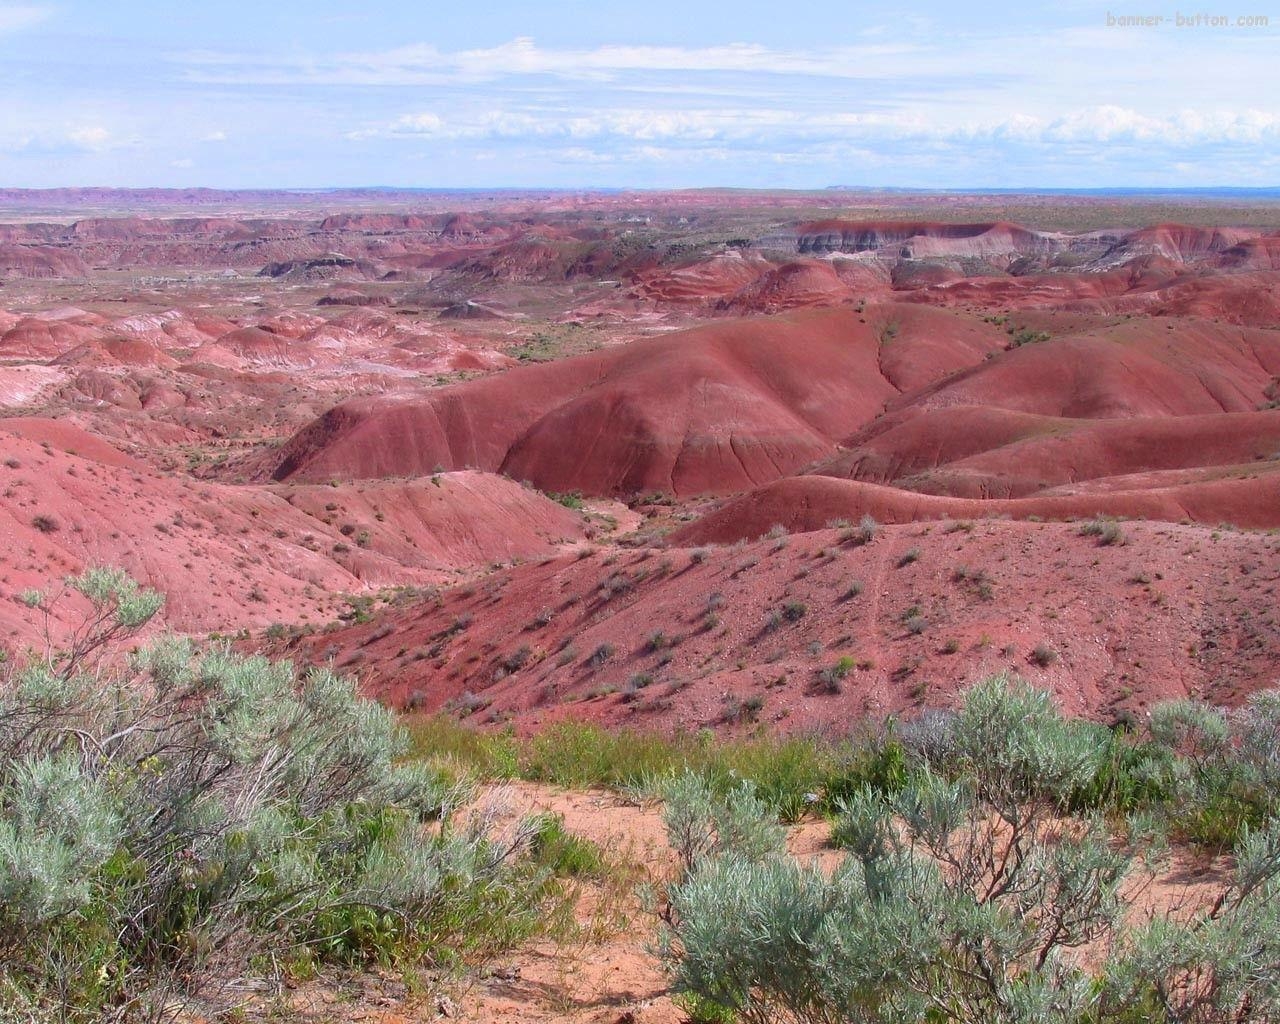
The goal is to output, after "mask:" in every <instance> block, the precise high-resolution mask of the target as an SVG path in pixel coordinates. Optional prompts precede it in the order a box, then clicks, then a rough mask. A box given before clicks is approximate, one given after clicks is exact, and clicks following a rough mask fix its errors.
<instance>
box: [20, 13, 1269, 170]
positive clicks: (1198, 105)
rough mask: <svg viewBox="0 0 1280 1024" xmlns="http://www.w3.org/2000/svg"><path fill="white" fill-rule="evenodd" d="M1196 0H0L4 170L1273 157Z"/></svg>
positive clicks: (924, 165) (1068, 163) (1256, 67)
mask: <svg viewBox="0 0 1280 1024" xmlns="http://www.w3.org/2000/svg"><path fill="white" fill-rule="evenodd" d="M1203 2H1205V0H1188V3H1189V7H1188V9H1187V10H1185V11H1183V12H1182V13H1183V15H1184V16H1186V15H1195V14H1197V13H1208V14H1211V15H1214V16H1219V17H1223V18H1225V19H1226V21H1227V24H1225V25H1221V26H1217V27H1215V26H1213V25H1205V24H1198V25H1197V24H1192V25H1185V26H1183V27H1178V26H1176V25H1175V24H1172V23H1166V24H1165V25H1163V26H1160V27H1149V28H1146V27H1123V26H1119V25H1110V26H1109V25H1108V14H1109V13H1110V14H1111V15H1112V16H1113V17H1114V16H1115V15H1135V14H1141V15H1147V14H1151V15H1157V14H1158V15H1164V16H1165V17H1166V18H1168V19H1170V22H1172V20H1173V19H1174V18H1175V17H1176V15H1177V13H1178V11H1179V10H1180V9H1179V8H1178V6H1177V5H1176V3H1175V4H1174V5H1173V6H1170V7H1168V8H1165V7H1164V5H1163V0H1116V2H1115V3H1113V4H1110V5H1108V4H1096V3H1083V2H1073V0H1065V2H1061V3H1057V4H1054V5H1052V7H1050V6H1045V7H1035V6H1031V5H1027V4H1011V3H999V2H998V3H984V4H977V3H972V4H965V3H955V2H951V3H930V4H915V5H912V6H910V7H909V8H900V7H894V6H890V5H888V4H866V3H857V2H844V3H823V2H817V3H799V4H794V3H793V4H787V3H782V2H778V0H774V2H772V3H756V2H754V0H740V2H735V3H726V2H721V0H712V2H699V0H683V2H672V0H633V2H631V3H625V4H623V3H613V2H609V0H596V2H590V3H588V2H582V0H563V2H560V3H555V4H550V3H544V4H539V3H535V2H524V3H515V2H508V0H496V2H493V0H489V2H485V3H474V4H467V3H465V2H459V0H451V2H449V3H447V4H445V3H438V2H435V0H421V2H417V3H399V2H392V3H378V2H369V0H366V2H365V3H327V2H324V0H308V2H293V0H274V2H273V0H258V2H253V3H248V2H242V0H219V2H206V3H203V4H200V3H190V2H188V3H181V2H179V3H173V2H163V3H162V2H158V0H115V2H110V0H99V2H94V3H89V2H58V0H49V2H47V3H46V2H44V0H22V2H17V3H13V2H9V0H0V186H25V187H43V186H64V185H114V186H189V185H204V186H213V187H227V188H247V187H317V186H357V185H373V184H379V185H398V186H414V187H441V188H446V187H497V186H543V187H547V186H555V187H643V188H658V187H661V188H666V187H692V186H709V185H725V186H740V187H792V188H818V187H824V186H827V185H836V184H842V185H868V186H899V187H929V188H965V187H969V188H998V187H1112V186H1114V187H1192V186H1224V185H1234V186H1275V185H1278V184H1280V4H1277V6H1276V7H1274V8H1273V7H1270V6H1268V3H1265V2H1264V3H1256V2H1254V0H1224V3H1223V5H1222V6H1221V7H1210V8H1205V9H1202V8H1199V7H1194V6H1190V4H1191V3H1203ZM1254 15H1264V16H1268V17H1269V21H1270V25H1269V26H1267V27H1256V26H1255V27H1243V26H1239V25H1236V24H1235V21H1236V19H1237V18H1240V17H1245V16H1254Z"/></svg>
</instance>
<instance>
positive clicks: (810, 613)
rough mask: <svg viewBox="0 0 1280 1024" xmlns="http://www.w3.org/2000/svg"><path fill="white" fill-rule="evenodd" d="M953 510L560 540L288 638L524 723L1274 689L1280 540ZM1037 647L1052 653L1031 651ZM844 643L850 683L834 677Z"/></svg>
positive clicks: (410, 695) (734, 721)
mask: <svg viewBox="0 0 1280 1024" xmlns="http://www.w3.org/2000/svg"><path fill="white" fill-rule="evenodd" d="M778 486H780V485H778ZM961 525H962V528H945V529H944V528H942V527H941V526H940V525H938V524H931V525H914V526H897V527H892V526H891V527H885V528H884V529H883V530H882V531H881V532H880V534H879V535H878V536H877V537H876V538H875V539H874V540H873V541H872V542H871V543H870V544H867V545H863V546H859V547H851V546H849V545H848V544H842V542H841V539H840V535H839V533H838V532H837V531H834V530H826V531H821V532H818V533H814V534H809V535H805V536H803V537H798V536H792V537H790V538H784V539H783V540H781V541H778V542H775V541H771V540H762V541H758V542H753V543H748V544H746V545H745V546H743V545H735V546H734V547H731V548H709V549H702V550H700V551H697V552H692V551H690V550H689V549H687V548H683V547H676V548H672V549H670V550H667V551H662V550H656V551H655V550H644V551H637V552H628V553H622V554H620V555H618V554H614V555H609V556H608V557H604V556H603V555H602V554H599V553H597V554H593V555H589V556H588V557H585V558H576V559H575V558H568V557H561V558H557V559H552V560H549V561H545V562H542V563H538V564H531V565H523V566H517V567H514V568H512V569H508V570H505V571H503V572H501V573H499V574H496V575H494V576H492V577H490V578H489V579H488V580H487V581H485V582H484V583H483V585H475V584H472V585H468V586H465V587H455V588H453V589H451V590H448V591H446V592H444V593H443V594H442V595H441V598H440V600H439V601H438V602H435V603H428V604H419V605H417V606H415V607H408V608H404V609H401V610H392V611H388V612H387V613H384V615H381V616H379V618H378V620H377V621H375V622H372V623H369V624H368V625H364V626H357V627H352V628H349V629H345V630H339V631H336V632H326V633H325V634H322V635H317V636H313V637H306V638H303V639H301V640H295V641H292V642H291V643H290V645H289V653H290V654H291V655H293V656H297V657H302V658H304V659H306V660H326V659H329V658H336V659H337V663H338V665H339V666H340V667H342V668H343V669H344V670H347V671H350V672H355V673H356V674H357V675H358V676H359V678H360V679H361V681H362V684H363V686H364V688H365V689H366V690H367V691H368V692H369V693H371V694H374V695H377V696H379V697H381V698H383V699H385V700H388V701H390V702H391V703H392V704H393V705H397V706H403V705H406V704H407V705H412V706H415V707H418V708H420V709H422V710H424V711H428V712H429V711H435V710H438V709H441V708H444V707H446V706H450V707H455V708H462V709H464V710H469V711H476V709H479V711H477V715H478V717H479V720H480V721H499V722H500V721H504V720H506V719H507V717H508V716H514V719H513V720H514V722H515V724H516V725H517V727H518V728H521V729H534V728H537V727H538V726H539V725H541V724H545V723H547V722H549V721H553V720H556V719H561V718H573V719H578V720H589V721H597V722H601V723H604V724H608V725H621V724H630V725H633V726H642V727H651V728H652V727H660V728H672V727H680V728H688V729H693V728H699V727H703V726H711V727H718V728H732V727H734V726H741V727H747V726H749V725H750V723H751V721H752V720H753V719H754V718H755V717H756V715H757V714H758V717H759V719H760V720H761V721H763V722H766V723H768V724H769V725H770V726H771V727H773V728H777V729H781V730H785V731H790V730H806V729H815V728H831V729H835V730H842V729H846V728H848V725H849V723H850V722H851V721H856V720H857V719H858V718H859V717H861V716H862V715H864V714H868V713H872V714H883V713H889V712H900V711H904V710H908V709H910V708H912V707H915V706H919V705H921V704H930V705H937V704H947V703H948V702H950V701H951V700H952V699H953V697H954V694H955V693H956V692H957V691H958V690H959V689H961V688H962V687H963V686H964V685H965V684H966V683H967V682H969V681H972V680H973V679H975V678H978V677H980V676H981V675H984V674H988V673H991V672H995V671H1001V670H1006V669H1008V670H1013V671H1016V672H1018V673H1021V674H1023V675H1024V676H1026V677H1027V678H1029V679H1031V680H1032V681H1033V682H1035V683H1036V684H1037V685H1044V686H1047V687H1049V688H1051V689H1053V690H1054V691H1055V692H1056V694H1057V695H1058V698H1059V700H1060V701H1061V702H1062V704H1063V706H1064V707H1065V708H1066V709H1067V711H1069V712H1070V713H1072V714H1083V715H1089V716H1092V717H1097V718H1102V719H1107V718H1109V717H1111V716H1112V715H1114V714H1115V713H1116V712H1117V711H1119V710H1120V709H1130V710H1135V711H1139V712H1141V710H1142V709H1143V708H1145V707H1147V706H1148V705H1149V704H1150V703H1151V702H1154V701H1158V700H1162V699H1168V698H1172V697H1181V696H1186V695H1188V694H1194V695H1199V696H1202V697H1204V698H1206V699H1208V700H1212V701H1216V702H1222V703H1227V704H1231V703H1235V702H1237V701H1239V700H1240V699H1241V698H1242V697H1243V696H1244V695H1245V694H1247V693H1249V692H1251V691H1252V690H1254V689H1257V688H1259V687H1263V686H1271V685H1274V683H1275V679H1274V672H1275V665H1276V659H1277V657H1280V633H1278V632H1277V630H1276V629H1275V626H1274V616H1275V604H1274V600H1275V598H1274V595H1275V588H1276V584H1277V583H1278V582H1280V544H1278V543H1277V540H1276V538H1274V537H1267V536H1264V535H1261V534H1257V533H1248V532H1226V533H1220V534H1219V533H1211V532H1210V531H1209V530H1207V529H1205V528H1201V527H1186V526H1173V525H1160V524H1150V523H1134V524H1126V525H1125V528H1124V529H1125V535H1126V540H1125V543H1124V544H1122V545H1115V546H1111V547H1099V546H1098V544H1097V543H1096V542H1095V540H1094V539H1093V538H1091V537H1085V536H1080V535H1079V534H1078V533H1077V531H1076V529H1075V528H1074V527H1072V526H1069V525H1065V524H1053V523H1016V522H1008V521H993V520H987V521H982V522H978V523H975V524H971V525H964V524H961ZM908 552H912V554H913V555H914V560H912V561H909V562H908V561H906V559H904V556H905V555H906V554H907V553H908ZM1050 569H1051V571H1049V570H1050ZM854 581H858V582H859V583H860V589H858V590H857V592H856V593H855V592H853V591H852V590H851V584H853V583H854ZM789 608H791V609H795V611H791V612H789V611H788V609H789ZM913 617H914V618H913ZM917 620H918V621H917ZM1041 645H1043V648H1045V649H1048V650H1051V651H1052V654H1050V655H1043V656H1041V657H1040V658H1039V660H1037V659H1036V657H1034V656H1033V651H1034V650H1035V649H1036V648H1037V647H1038V646H1041ZM602 650H603V652H604V653H603V654H602V653H598V652H601V651H602ZM593 655H594V657H593ZM842 656H843V657H847V658H848V659H849V662H848V665H849V668H848V669H847V670H846V672H845V674H844V678H843V679H840V680H837V682H836V684H834V685H833V684H829V683H828V682H826V681H824V680H823V679H821V678H820V677H819V675H818V673H819V671H820V670H822V669H825V668H829V667H830V666H831V665H833V664H834V663H836V661H837V660H838V659H839V658H841V657H842ZM1041 662H1043V664H1041ZM753 698H754V700H753ZM755 701H759V702H760V707H759V709H758V712H752V711H751V710H750V708H751V707H752V705H753V704H754V703H755Z"/></svg>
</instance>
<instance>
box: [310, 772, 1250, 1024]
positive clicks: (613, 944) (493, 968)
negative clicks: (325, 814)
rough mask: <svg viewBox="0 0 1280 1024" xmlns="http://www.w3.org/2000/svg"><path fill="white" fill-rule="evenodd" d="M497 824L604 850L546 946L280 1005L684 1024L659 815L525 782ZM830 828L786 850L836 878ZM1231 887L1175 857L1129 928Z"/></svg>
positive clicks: (476, 1019)
mask: <svg viewBox="0 0 1280 1024" xmlns="http://www.w3.org/2000/svg"><path fill="white" fill-rule="evenodd" d="M488 799H490V800H492V801H495V802H496V803H497V806H498V807H499V808H500V809H499V810H498V811H497V812H496V819H495V820H496V821H497V823H498V826H499V827H503V826H504V825H514V823H516V822H518V821H519V820H520V819H521V818H523V817H525V816H527V815H530V814H536V813H540V812H551V813H554V814H558V815H561V816H562V817H563V819H564V828H565V830H566V831H567V832H569V833H571V834H573V835H576V836H580V837H582V838H584V839H588V840H590V841H591V842H593V843H595V844H596V845H597V846H598V847H600V849H601V850H603V851H604V853H605V855H606V857H607V859H608V861H609V864H610V868H609V870H608V871H606V872H605V878H604V879H603V880H598V879H592V880H590V881H586V882H583V883H581V884H580V887H579V888H578V889H577V891H576V892H575V893H574V895H575V896H576V901H575V902H574V903H573V906H572V908H571V911H570V913H571V920H562V921H560V922H558V923H557V924H556V925H555V927H554V929H553V930H554V932H555V934H554V937H548V938H544V939H540V940H538V941H536V942H534V943H532V944H530V945H529V946H526V947H524V948H521V949H517V950H514V951H512V952H510V953H508V954H506V955H504V956H502V957H499V958H498V959H497V960H496V961H495V962H493V963H491V964H489V965H488V966H487V967H485V968H483V969H481V970H480V971H478V972H477V973H476V974H475V975H473V976H471V977H469V978H468V979H466V980H465V981H464V982H462V983H461V984H459V985H456V986H453V987H451V988H449V989H448V991H447V992H446V993H444V994H437V993H431V994H424V995H412V994H410V993H409V992H408V991H406V990H405V989H404V986H403V985H401V984H399V983H398V982H397V980H396V979H392V978H384V979H365V984H364V990H363V991H362V992H360V993H357V994H354V995H353V994H352V993H347V994H345V995H343V996H341V997H335V995H334V993H333V991H332V989H329V988H326V987H319V988H316V987H307V986H304V988H303V990H302V991H298V992H295V993H293V995H292V996H291V997H290V998H289V999H288V1003H289V1004H290V1010H291V1011H292V1012H293V1013H295V1014H297V1018H298V1019H304V1018H308V1019H310V1020H311V1021H313V1022H317V1024H318V1022H321V1021H323V1022H326V1024H328V1022H333V1024H347V1022H351V1021H359V1022H363V1024H421V1022H424V1021H438V1020H457V1021H466V1022H473V1024H485V1022H490V1021H510V1022H515V1021H532V1022H535V1024H681V1022H683V1021H685V1020H686V1019H687V1017H686V1016H685V1014H684V1013H683V1012H682V1011H681V1009H680V1008H679V1007H678V1006H676V1005H675V1003H674V1002H673V1001H672V999H671V996H670V993H669V991H668V983H669V982H668V978H667V976H666V974H665V973H664V971H663V969H662V966H661V962H660V960H659V958H658V957H657V956H656V955H655V953H654V952H653V950H654V947H655V945H656V943H657V940H658V937H659V934H660V929H661V922H660V919H659V916H658V913H657V911H656V908H655V907H654V906H653V905H652V903H653V901H652V900H650V899H648V898H646V892H651V891H653V890H657V889H659V888H660V887H661V886H662V885H663V884H665V883H667V882H669V881H671V880H672V879H673V878H674V877H675V876H676V873H677V871H678V864H677V861H676V857H675V855H674V854H673V852H672V850H671V848H670V846H669V845H668V844H667V841H666V834H665V830H664V828H663V825H662V814H661V810H660V808H658V807H657V806H655V805H652V804H650V805H646V806H637V805H636V804H635V803H633V802H629V801H628V800H627V799H625V798H624V797H622V796H619V795H618V794H616V793H611V792H607V791H603V790H585V791H581V790H562V789H558V788H553V787H548V786H542V785H537V784H533V783H527V782H514V783H510V784H504V785H502V786H500V787H494V788H492V789H491V790H490V791H489V792H488ZM829 835H830V828H829V825H828V823H827V822H826V821H823V820H809V821H804V822H801V823H800V824H799V825H796V826H793V827H792V828H791V829H790V830H789V833H788V837H787V847H788V850H789V851H790V853H791V854H792V855H793V856H795V857H797V858H800V859H801V860H809V859H810V858H813V859H816V860H817V861H818V862H819V863H820V864H821V865H822V866H823V868H824V869H826V870H834V868H835V867H836V865H837V864H838V863H839V861H840V859H841V856H842V855H841V854H840V853H839V851H837V850H835V849H833V848H832V847H831V846H830V845H829ZM1226 881H1227V861H1226V860H1225V859H1224V858H1214V857H1211V856H1207V855H1200V854H1196V853H1194V852H1191V851H1186V850H1175V851H1173V855H1172V856H1171V858H1170V859H1169V860H1168V861H1167V862H1166V863H1165V864H1164V865H1163V866H1162V867H1161V868H1160V869H1159V870H1158V871H1157V873H1156V874H1155V875H1154V877H1151V876H1143V873H1142V872H1140V871H1137V872H1135V875H1134V877H1133V878H1132V879H1131V880H1130V883H1129V884H1128V885H1127V886H1126V889H1127V893H1126V899H1127V901H1128V902H1129V903H1130V905H1131V907H1132V912H1133V915H1134V917H1135V918H1136V919H1139V920H1141V919H1144V918H1146V917H1147V916H1148V915H1151V916H1159V915H1162V914H1169V915H1172V916H1175V917H1177V916H1184V915H1186V914H1188V913H1190V912H1193V910H1194V909H1195V908H1198V907H1203V906H1205V905H1206V903H1207V902H1209V901H1210V900H1211V899H1212V897H1213V895H1214V894H1215V893H1216V892H1217V891H1219V889H1220V888H1221V886H1222V885H1223V884H1225V882H1226Z"/></svg>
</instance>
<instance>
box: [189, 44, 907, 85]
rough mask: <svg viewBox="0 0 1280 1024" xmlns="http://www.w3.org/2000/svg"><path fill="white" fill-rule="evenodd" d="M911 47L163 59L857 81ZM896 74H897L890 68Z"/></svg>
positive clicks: (898, 64) (308, 69)
mask: <svg viewBox="0 0 1280 1024" xmlns="http://www.w3.org/2000/svg"><path fill="white" fill-rule="evenodd" d="M918 49H919V48H918V47H916V46H915V45H912V44H903V43H876V44H865V45H861V46H845V47H834V48H825V49H822V48H819V49H814V50H803V51H801V50H777V49H772V48H770V47H767V46H762V45H760V44H758V43H730V44H728V45H724V46H708V47H678V46H622V45H604V46H598V47H595V48H593V49H580V50H558V49H544V48H542V47H540V46H538V45H537V43H535V42H534V40H533V39H531V38H529V37H527V36H522V37H519V38H517V39H513V40H511V41H510V42H507V43H503V44H502V45H500V46H494V47H489V48H487V49H476V50H459V51H454V52H443V51H441V50H438V49H437V48H436V47H434V46H431V45H430V44H426V43H418V44H414V45H410V46H402V47H398V48H396V49H393V50H382V51H373V52H365V53H344V54H334V55H332V56H324V57H318V56H301V57H299V56H296V55H295V56H290V55H266V54H229V53H218V52H211V51H196V52H189V53H183V54H175V55H172V56H171V58H170V59H171V60H173V61H175V62H177V63H180V64H183V65H185V66H186V68H187V77H188V78H190V79H192V80H194V81H198V82H206V83H217V84H271V85H284V84H313V85H329V86H333V85H371V86H393V85H401V86H408V85H423V84H439V83H444V82H449V81H459V82H468V81H469V82H476V81H488V80H495V79H501V78H508V77H512V76H520V75H526V76H527V75H544V76H551V77H555V78H562V79H570V80H582V81H612V80H614V79H616V78H619V77H622V76H625V75H628V74H636V73H642V72H678V73H681V74H702V75H705V74H709V73H745V74H756V75H758V74H771V75H779V74H781V75H804V76H810V77H814V76H816V77H823V78H842V79H860V78H869V77H873V76H883V75H886V74H890V75H893V77H907V76H909V75H913V74H916V75H918V74H919V69H918V68H916V69H914V70H913V69H912V68H911V66H910V64H909V63H908V62H907V59H908V58H909V57H910V56H911V55H912V54H914V53H916V52H917V51H918ZM895 68H896V70H895Z"/></svg>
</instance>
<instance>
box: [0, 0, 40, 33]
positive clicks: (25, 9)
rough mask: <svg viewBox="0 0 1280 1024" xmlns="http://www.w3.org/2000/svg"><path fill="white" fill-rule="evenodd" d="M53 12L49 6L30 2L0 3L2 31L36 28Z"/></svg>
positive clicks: (0, 30) (0, 28)
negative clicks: (34, 4)
mask: <svg viewBox="0 0 1280 1024" xmlns="http://www.w3.org/2000/svg"><path fill="white" fill-rule="evenodd" d="M52 14H53V11H51V10H50V9H49V8H48V7H35V6H32V5H29V4H0V33H5V32H21V31H23V30H25V29H29V28H34V27H35V26H36V25H39V24H40V23H41V22H42V21H45V20H47V19H48V18H49V17H50V15H52Z"/></svg>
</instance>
